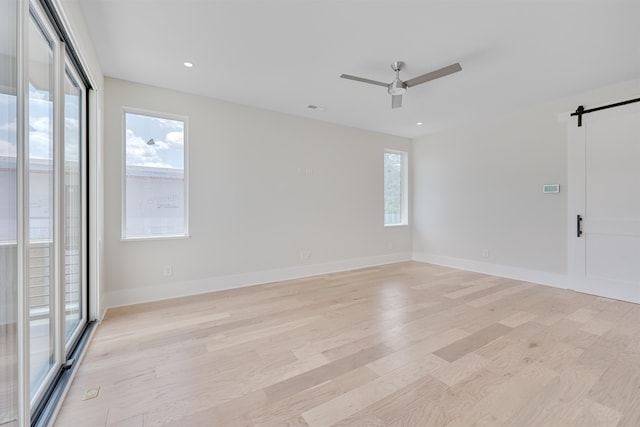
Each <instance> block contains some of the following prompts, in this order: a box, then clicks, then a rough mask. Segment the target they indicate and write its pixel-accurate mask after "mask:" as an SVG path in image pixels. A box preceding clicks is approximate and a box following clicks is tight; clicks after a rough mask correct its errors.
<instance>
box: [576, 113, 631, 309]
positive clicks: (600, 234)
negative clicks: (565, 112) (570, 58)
mask: <svg viewBox="0 0 640 427" xmlns="http://www.w3.org/2000/svg"><path fill="white" fill-rule="evenodd" d="M569 126H570V127H569V212H570V213H569V221H570V222H569V230H570V234H569V270H570V271H569V273H570V275H571V277H572V279H573V280H572V281H573V284H574V288H575V290H576V291H579V292H585V293H589V294H594V295H601V296H606V297H610V298H616V299H622V300H626V301H632V302H636V303H638V302H640V103H635V104H629V105H625V106H622V107H616V108H611V109H608V110H602V111H598V112H595V113H593V114H588V115H585V116H583V123H582V127H579V128H578V127H577V120H572V121H571V123H570V124H569ZM578 215H580V218H581V219H582V221H581V224H580V226H578V222H580V219H579V218H578ZM580 231H581V233H580ZM579 234H581V235H579Z"/></svg>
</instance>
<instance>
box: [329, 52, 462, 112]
mask: <svg viewBox="0 0 640 427" xmlns="http://www.w3.org/2000/svg"><path fill="white" fill-rule="evenodd" d="M403 67H404V62H402V61H395V62H394V63H392V64H391V69H392V70H393V71H395V72H396V78H395V80H394V81H392V82H391V83H384V82H379V81H376V80H371V79H365V78H364V77H357V76H351V75H349V74H342V75H341V76H340V77H342V78H343V79H349V80H355V81H357V82H363V83H369V84H372V85H378V86H384V87H386V88H387V92H389V95H391V108H399V107H402V94H404V93H405V92H406V91H407V88H408V87H412V86H417V85H419V84H421V83H426V82H428V81H430V80H435V79H439V78H440V77H444V76H448V75H449V74H453V73H457V72H458V71H460V70H462V67H461V66H460V64H459V63H457V62H456V63H455V64H451V65H448V66H446V67H444V68H440V69H438V70H435V71H431V72H430V73H427V74H423V75H421V76H418V77H414V78H412V79H409V80H407V81H402V80H400V70H402V68H403Z"/></svg>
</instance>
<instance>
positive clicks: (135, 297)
mask: <svg viewBox="0 0 640 427" xmlns="http://www.w3.org/2000/svg"><path fill="white" fill-rule="evenodd" d="M411 260H412V254H411V253H410V252H404V253H395V254H389V255H379V256H372V257H364V258H352V259H346V260H341V261H333V262H328V263H322V264H311V265H304V266H297V267H288V268H281V269H276V270H264V271H256V272H251V273H240V274H233V275H228V276H216V277H209V278H206V279H198V280H189V281H186V282H176V283H168V284H159V285H156V286H147V287H144V288H135V289H123V290H119V291H110V292H106V293H105V297H106V300H107V306H108V307H118V306H123V305H131V304H139V303H144V302H151V301H159V300H164V299H170V298H179V297H184V296H189V295H197V294H204V293H208V292H215V291H222V290H226V289H235V288H242V287H245V286H254V285H260V284H265V283H271V282H278V281H281V280H291V279H298V278H301V277H309V276H317V275H320V274H328V273H336V272H339V271H347V270H355V269H358V268H365V267H373V266H376V265H384V264H392V263H396V262H403V261H411Z"/></svg>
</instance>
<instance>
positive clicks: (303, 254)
mask: <svg viewBox="0 0 640 427" xmlns="http://www.w3.org/2000/svg"><path fill="white" fill-rule="evenodd" d="M309 258H311V251H300V260H301V261H308V260H309Z"/></svg>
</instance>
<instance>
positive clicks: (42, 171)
mask: <svg viewBox="0 0 640 427" xmlns="http://www.w3.org/2000/svg"><path fill="white" fill-rule="evenodd" d="M53 75H54V73H53V50H52V48H51V43H50V41H49V40H48V39H47V37H45V35H44V34H43V32H42V31H41V29H40V27H39V26H38V25H37V24H36V23H35V22H34V20H33V18H32V19H30V20H29V101H28V108H29V115H28V120H29V132H28V143H27V148H28V152H29V156H28V159H29V161H28V169H29V180H28V194H29V206H28V209H29V218H28V219H29V221H28V224H29V225H28V227H29V245H28V249H29V250H28V255H27V265H28V270H27V283H28V286H29V311H30V318H29V320H30V339H31V341H30V342H31V346H30V349H31V361H30V373H31V398H34V396H35V395H36V393H37V392H38V390H39V389H40V388H41V386H42V385H43V382H44V380H45V378H46V377H47V375H48V374H49V371H50V370H51V368H52V367H53V364H54V333H53V328H54V322H53V319H54V318H53V316H54V314H55V311H54V310H53V304H54V298H53V286H55V280H54V274H55V272H54V270H55V269H54V263H53V249H54V246H53V223H54V210H53V194H54V190H53V155H54V153H53V83H52V82H53Z"/></svg>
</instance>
